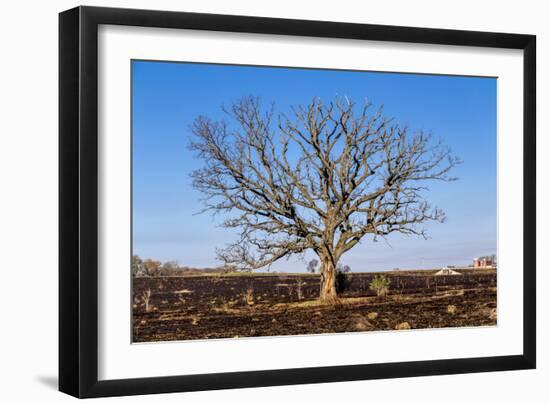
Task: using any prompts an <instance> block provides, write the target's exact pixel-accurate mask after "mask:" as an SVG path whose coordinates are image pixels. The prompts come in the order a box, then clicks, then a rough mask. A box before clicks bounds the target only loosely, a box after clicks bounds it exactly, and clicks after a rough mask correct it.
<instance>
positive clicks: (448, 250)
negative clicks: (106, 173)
mask: <svg viewBox="0 0 550 404" xmlns="http://www.w3.org/2000/svg"><path fill="white" fill-rule="evenodd" d="M496 88H497V79H495V78H477V77H457V76H436V75H416V74H396V73H375V72H349V71H335V70H312V69H288V68H270V67H249V66H227V65H211V64H193V63H172V62H149V61H133V62H132V113H133V115H132V149H133V150H132V151H133V167H132V174H133V184H132V185H133V195H132V197H133V218H132V219H133V253H134V254H138V255H140V256H142V257H147V258H154V259H158V260H161V261H167V260H177V261H178V262H179V263H180V264H181V265H188V266H195V267H207V266H216V265H218V264H219V262H217V261H216V260H215V249H216V248H220V247H224V245H225V244H226V243H227V242H228V241H230V240H232V239H233V238H234V237H235V235H234V231H232V230H228V229H225V228H222V227H221V226H220V223H221V222H222V221H223V217H221V216H217V217H213V216H212V215H210V214H208V213H206V214H196V213H197V212H198V211H199V210H200V209H201V205H200V201H199V198H200V194H199V193H198V192H197V191H196V190H194V189H193V188H192V186H191V178H190V176H189V175H190V173H191V171H192V170H194V169H196V168H199V167H200V166H201V161H200V160H198V159H197V158H196V157H195V155H194V153H193V152H192V151H190V150H188V148H187V145H188V142H189V136H190V131H189V126H190V124H191V123H192V122H193V120H194V118H195V117H196V116H198V115H207V116H210V117H212V118H222V117H223V113H222V112H221V106H222V105H230V104H231V103H232V102H233V101H235V100H238V99H239V98H241V97H243V96H247V95H258V96H260V97H261V98H262V101H263V102H264V103H265V104H267V103H271V102H274V103H275V105H276V107H277V108H278V109H280V110H288V108H289V107H290V106H292V105H299V104H306V103H308V102H309V101H310V100H311V99H312V97H320V98H321V99H323V100H330V99H333V98H334V97H335V96H347V97H349V98H351V99H353V100H354V101H356V102H362V101H363V100H365V99H368V100H369V101H370V102H372V103H373V104H374V105H383V106H384V111H385V115H386V116H388V117H394V118H395V120H396V122H398V123H400V124H405V125H408V126H409V127H410V128H411V129H412V130H420V129H422V130H424V131H427V132H431V133H432V134H433V136H434V139H439V138H441V139H442V140H443V142H444V143H445V144H446V145H448V146H450V147H451V148H452V150H453V152H454V154H455V155H457V156H459V157H460V158H461V159H462V160H463V164H461V165H460V166H458V167H457V168H456V169H455V170H454V172H453V173H454V175H455V176H458V177H459V180H458V181H456V182H452V183H431V184H430V191H429V193H427V194H426V197H427V199H428V200H429V201H430V202H431V203H432V204H433V205H435V206H438V207H440V208H442V209H443V210H444V211H445V213H446V214H447V221H446V222H445V223H443V224H439V223H428V224H426V225H425V226H424V227H425V228H426V229H427V230H428V233H429V235H430V239H428V240H424V239H422V238H417V237H406V236H402V235H399V234H392V235H390V236H389V237H388V239H387V242H385V241H378V242H376V243H374V242H372V241H370V240H369V239H365V240H364V241H363V242H362V243H361V244H360V245H358V246H357V247H355V248H354V249H353V250H351V251H349V252H348V253H347V254H346V255H345V256H344V257H343V258H342V262H343V263H344V264H347V265H350V266H351V267H352V270H353V271H376V270H386V269H392V268H395V267H398V268H421V267H424V268H435V267H440V266H443V265H463V264H470V263H471V260H472V258H474V257H476V256H480V255H486V254H492V253H496ZM313 257H314V255H313V254H308V255H306V260H308V259H309V258H313ZM304 268H305V263H304V262H302V261H300V260H297V259H291V260H288V261H281V262H279V263H277V264H275V265H273V266H272V268H271V269H272V270H278V271H303V270H304Z"/></svg>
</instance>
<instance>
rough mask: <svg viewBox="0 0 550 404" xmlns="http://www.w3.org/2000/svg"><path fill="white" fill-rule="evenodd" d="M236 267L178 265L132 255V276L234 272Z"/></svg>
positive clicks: (173, 262)
mask: <svg viewBox="0 0 550 404" xmlns="http://www.w3.org/2000/svg"><path fill="white" fill-rule="evenodd" d="M234 271H236V268H235V267H233V266H230V265H225V266H220V267H214V268H193V267H189V266H180V265H179V264H178V263H177V262H176V261H166V262H161V261H156V260H153V259H150V258H141V257H140V256H139V255H132V276H136V277H137V276H178V275H192V274H197V275H200V274H205V273H228V272H234Z"/></svg>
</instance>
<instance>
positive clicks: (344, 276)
mask: <svg viewBox="0 0 550 404" xmlns="http://www.w3.org/2000/svg"><path fill="white" fill-rule="evenodd" d="M350 272H351V267H350V266H349V265H340V264H338V265H337V266H336V292H337V293H341V292H343V291H345V290H346V289H347V288H348V287H349V286H350V285H351V274H350Z"/></svg>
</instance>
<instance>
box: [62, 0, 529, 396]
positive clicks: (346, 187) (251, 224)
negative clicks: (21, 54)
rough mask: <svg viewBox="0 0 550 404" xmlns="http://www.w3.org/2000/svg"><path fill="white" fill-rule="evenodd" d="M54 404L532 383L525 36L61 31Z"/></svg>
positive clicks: (229, 28)
mask: <svg viewBox="0 0 550 404" xmlns="http://www.w3.org/2000/svg"><path fill="white" fill-rule="evenodd" d="M59 27H60V31H59V32H60V35H59V38H60V42H59V46H60V51H59V58H60V59H59V81H60V87H59V97H60V104H59V110H60V119H59V125H60V129H59V136H60V162H59V163H60V267H59V291H60V292H59V293H60V295H59V299H60V302H59V307H60V321H59V346H60V349H59V388H60V390H61V391H63V392H65V393H68V394H70V395H73V396H76V397H102V396H115V395H132V394H148V393H164V392H183V391H196V390H210V389H226V388H239V387H259V386H274V385H289V384H300V383H323V382H335V381H348V380H362V379H379V378H395V377H410V376H426V375H441V374H457V373H468V372H487V371H499V370H514V369H532V368H535V362H536V361H535V358H536V354H535V352H536V341H535V334H536V330H535V309H536V307H535V302H536V295H535V289H536V288H535V285H536V282H535V257H536V243H535V119H536V116H535V100H536V86H535V65H536V63H535V44H536V42H535V37H534V36H532V35H520V34H504V33H488V32H471V31H454V30H443V29H425V28H410V27H396V26H380V25H365V24H349V23H338V22H324V21H307V20H285V19H273V18H260V17H245V16H227V15H212V14H196V13H180V12H165V11H146V10H125V9H109V8H94V7H78V8H75V9H71V10H68V11H65V12H63V13H61V14H60V18H59Z"/></svg>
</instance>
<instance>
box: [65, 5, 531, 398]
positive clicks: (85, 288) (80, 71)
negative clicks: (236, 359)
mask: <svg viewBox="0 0 550 404" xmlns="http://www.w3.org/2000/svg"><path fill="white" fill-rule="evenodd" d="M100 24H113V25H126V26H140V27H158V28H180V29H194V30H208V31H227V32H242V33H259V34H277V35H291V36H308V37H323V38H343V39H358V40H371V41H373V40H374V41H391V42H405V43H424V44H439V45H449V46H453V45H463V46H476V47H487V48H510V49H520V50H523V59H524V65H523V66H524V77H523V86H524V88H523V106H524V107H523V108H524V110H523V120H524V121H523V142H524V155H523V161H524V164H523V179H524V189H523V204H524V205H523V206H524V210H523V218H524V229H523V231H524V234H523V251H524V259H523V354H521V355H513V356H496V357H482V358H467V359H445V360H429V361H416V362H401V363H381V364H364V365H350V366H331V367H314V368H297V369H296V368H295V369H280V370H262V371H250V372H235V373H217V374H193V375H182V376H170V377H150V378H139V379H123V380H106V381H99V380H98V376H97V371H98V323H97V318H98V282H97V281H98V278H97V277H98V271H97V265H98V138H97V130H98V122H97V120H98V87H97V86H98V65H97V62H98V54H97V52H98V26H99V25H100ZM535 61H536V37H535V36H534V35H519V34H504V33H489V32H472V31H458V30H443V29H425V28H410V27H397V26H382V25H367V24H350V23H340V22H324V21H308V20H289V19H278V18H260V17H245V16H229V15H213V14H197V13H184V12H167V11H150V10H130V9H113V8H97V7H77V8H73V9H71V10H68V11H64V12H62V13H60V15H59V217H60V219H59V234H60V236H59V390H60V391H62V392H65V393H67V394H70V395H72V396H75V397H81V398H84V397H104V396H121V395H134V394H150V393H168V392H184V391H197V390H214V389H227V388H244V387H261V386H275V385H292V384H302V383H325V382H338V381H351V380H364V379H382V378H396V377H411V376H427V375H442V374H459V373H470V372H489V371H501V370H514V369H534V368H535V366H536V359H535V358H536V323H535V321H536V320H535V318H536V311H535V309H536V290H535V289H536V288H535V286H536V278H535V277H536V274H535V272H536V262H535V261H536V258H535V257H536V240H535V238H536V224H535V223H536V221H535V219H536V218H535V215H536V213H535V212H536V209H535V208H536V205H535V204H536V202H535V195H536V190H535V183H536V180H535V178H536V177H535V175H536V171H535V165H536V163H535V147H536V139H535V121H536V112H535V109H536V108H535V103H536V62H535Z"/></svg>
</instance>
